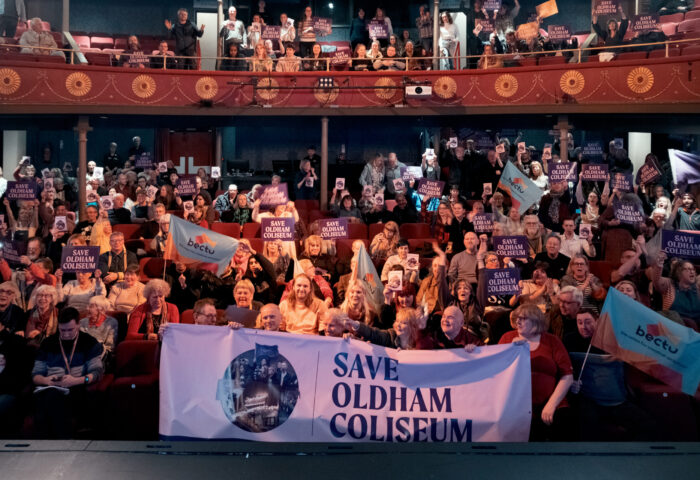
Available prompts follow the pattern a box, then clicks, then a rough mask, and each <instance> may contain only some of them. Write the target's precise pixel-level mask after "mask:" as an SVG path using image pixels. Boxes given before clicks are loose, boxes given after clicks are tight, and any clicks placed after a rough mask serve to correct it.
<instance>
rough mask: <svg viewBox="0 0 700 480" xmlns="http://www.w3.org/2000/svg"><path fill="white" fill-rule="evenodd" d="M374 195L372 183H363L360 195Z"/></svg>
mask: <svg viewBox="0 0 700 480" xmlns="http://www.w3.org/2000/svg"><path fill="white" fill-rule="evenodd" d="M373 195H374V188H372V185H365V186H364V187H362V196H363V197H367V198H369V197H371V196H373Z"/></svg>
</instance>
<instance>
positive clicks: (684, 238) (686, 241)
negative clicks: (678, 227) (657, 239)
mask: <svg viewBox="0 0 700 480" xmlns="http://www.w3.org/2000/svg"><path fill="white" fill-rule="evenodd" d="M661 250H663V251H664V252H666V253H667V254H668V256H669V257H680V258H692V259H700V233H694V232H687V231H675V230H663V231H662V232H661Z"/></svg>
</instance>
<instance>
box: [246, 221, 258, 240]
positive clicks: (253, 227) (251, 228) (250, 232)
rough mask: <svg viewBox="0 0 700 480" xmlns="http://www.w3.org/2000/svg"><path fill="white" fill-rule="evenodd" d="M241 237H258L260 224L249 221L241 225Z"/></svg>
mask: <svg viewBox="0 0 700 480" xmlns="http://www.w3.org/2000/svg"><path fill="white" fill-rule="evenodd" d="M242 236H243V238H260V224H259V223H255V222H251V223H246V224H245V225H243V234H242Z"/></svg>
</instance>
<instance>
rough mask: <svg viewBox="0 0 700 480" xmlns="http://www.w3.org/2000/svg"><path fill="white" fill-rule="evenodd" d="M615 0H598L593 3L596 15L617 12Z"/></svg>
mask: <svg viewBox="0 0 700 480" xmlns="http://www.w3.org/2000/svg"><path fill="white" fill-rule="evenodd" d="M617 6H618V2H617V0H598V1H597V2H596V4H595V14H596V15H613V14H616V13H617Z"/></svg>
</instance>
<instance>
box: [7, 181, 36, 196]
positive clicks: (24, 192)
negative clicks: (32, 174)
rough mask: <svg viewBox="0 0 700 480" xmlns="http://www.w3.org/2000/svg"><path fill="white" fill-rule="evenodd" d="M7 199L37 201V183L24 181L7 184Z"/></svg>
mask: <svg viewBox="0 0 700 480" xmlns="http://www.w3.org/2000/svg"><path fill="white" fill-rule="evenodd" d="M5 198H7V199H8V200H36V198H37V184H36V182H35V181H29V180H22V181H19V182H15V181H9V182H7V191H6V193H5Z"/></svg>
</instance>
